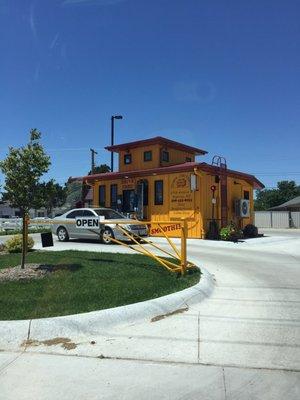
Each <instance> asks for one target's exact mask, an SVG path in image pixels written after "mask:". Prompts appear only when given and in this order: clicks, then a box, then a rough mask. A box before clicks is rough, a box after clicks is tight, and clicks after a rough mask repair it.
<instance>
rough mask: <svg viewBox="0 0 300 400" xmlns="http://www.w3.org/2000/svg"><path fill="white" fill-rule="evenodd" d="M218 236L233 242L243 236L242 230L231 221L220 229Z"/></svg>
mask: <svg viewBox="0 0 300 400" xmlns="http://www.w3.org/2000/svg"><path fill="white" fill-rule="evenodd" d="M220 237H221V240H226V241H231V242H235V241H237V240H238V239H240V238H242V237H243V232H242V231H241V230H240V229H239V228H238V227H237V226H235V225H234V224H233V223H231V224H229V225H227V226H225V227H224V228H222V229H221V230H220Z"/></svg>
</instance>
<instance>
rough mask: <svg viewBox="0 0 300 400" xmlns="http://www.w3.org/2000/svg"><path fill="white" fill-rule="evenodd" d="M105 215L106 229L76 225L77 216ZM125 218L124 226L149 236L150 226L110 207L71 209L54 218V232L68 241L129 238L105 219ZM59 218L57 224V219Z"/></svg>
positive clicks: (59, 238) (60, 239) (62, 240)
mask: <svg viewBox="0 0 300 400" xmlns="http://www.w3.org/2000/svg"><path fill="white" fill-rule="evenodd" d="M98 216H102V217H104V221H103V224H104V229H102V230H101V232H100V230H99V231H96V230H93V231H92V230H88V229H83V228H78V227H76V225H75V218H76V217H98ZM114 219H115V220H124V225H123V224H122V225H121V226H122V227H124V228H125V229H126V230H128V231H129V232H131V233H134V234H136V235H139V236H148V228H147V226H146V225H138V224H137V223H136V222H137V221H136V220H134V219H129V218H125V217H124V215H122V214H120V213H119V212H117V211H115V210H112V209H110V208H76V209H74V210H70V211H68V212H66V213H64V214H62V215H60V216H57V217H55V218H53V225H52V233H54V234H55V235H57V237H58V240H59V241H61V242H66V241H67V240H69V239H71V238H74V239H99V238H100V239H101V241H102V242H103V243H105V244H110V243H112V240H111V238H115V239H117V240H128V237H127V236H126V235H125V234H124V233H122V232H121V231H120V230H119V229H118V228H117V226H116V224H113V223H109V224H105V220H114ZM56 220H57V224H56V223H55V221H56ZM72 220H73V221H74V224H68V223H66V222H68V221H72Z"/></svg>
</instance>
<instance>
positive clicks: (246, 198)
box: [244, 190, 250, 200]
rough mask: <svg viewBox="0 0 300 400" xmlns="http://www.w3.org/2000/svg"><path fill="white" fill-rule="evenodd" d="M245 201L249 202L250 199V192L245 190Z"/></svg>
mask: <svg viewBox="0 0 300 400" xmlns="http://www.w3.org/2000/svg"><path fill="white" fill-rule="evenodd" d="M244 199H245V200H249V199H250V193H249V190H244Z"/></svg>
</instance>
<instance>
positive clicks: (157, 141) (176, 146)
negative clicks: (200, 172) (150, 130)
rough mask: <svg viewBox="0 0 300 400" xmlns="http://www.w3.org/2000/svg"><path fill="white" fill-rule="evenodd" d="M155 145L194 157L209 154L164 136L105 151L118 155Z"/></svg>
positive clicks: (119, 145) (117, 145)
mask: <svg viewBox="0 0 300 400" xmlns="http://www.w3.org/2000/svg"><path fill="white" fill-rule="evenodd" d="M153 144H161V145H165V146H168V147H171V148H173V149H178V150H182V151H186V152H188V153H192V154H194V155H204V154H207V151H205V150H202V149H199V148H197V147H192V146H188V145H186V144H183V143H179V142H175V141H174V140H171V139H167V138H164V137H162V136H156V137H154V138H151V139H144V140H138V141H136V142H129V143H122V144H116V145H114V146H107V147H105V149H106V150H108V151H114V152H116V153H118V152H119V151H121V150H127V149H133V148H136V147H142V146H150V145H153Z"/></svg>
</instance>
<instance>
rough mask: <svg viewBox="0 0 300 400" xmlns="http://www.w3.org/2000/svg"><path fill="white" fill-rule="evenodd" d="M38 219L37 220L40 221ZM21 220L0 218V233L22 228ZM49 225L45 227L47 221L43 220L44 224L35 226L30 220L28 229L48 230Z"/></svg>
mask: <svg viewBox="0 0 300 400" xmlns="http://www.w3.org/2000/svg"><path fill="white" fill-rule="evenodd" d="M41 219H42V218H40V219H39V220H41ZM22 225H23V223H22V218H0V231H10V230H17V229H21V228H22ZM49 227H50V224H49V225H47V220H45V224H43V225H41V224H35V223H34V220H31V222H30V226H29V230H30V228H49Z"/></svg>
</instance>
